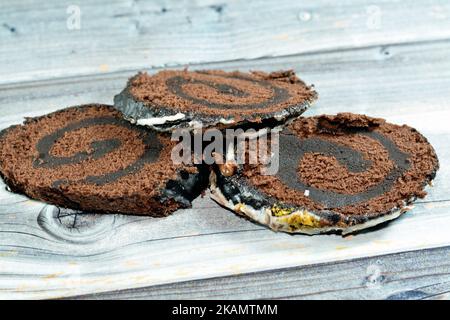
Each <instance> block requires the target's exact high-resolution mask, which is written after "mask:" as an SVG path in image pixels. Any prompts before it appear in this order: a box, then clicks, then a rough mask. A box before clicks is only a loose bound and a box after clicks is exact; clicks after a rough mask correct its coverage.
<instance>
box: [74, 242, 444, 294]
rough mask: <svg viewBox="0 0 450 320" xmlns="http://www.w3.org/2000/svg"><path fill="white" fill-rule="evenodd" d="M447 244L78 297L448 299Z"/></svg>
mask: <svg viewBox="0 0 450 320" xmlns="http://www.w3.org/2000/svg"><path fill="white" fill-rule="evenodd" d="M449 292H450V248H449V247H445V248H436V249H429V250H422V251H412V252H405V253H400V254H393V255H383V256H378V257H372V258H364V259H355V260H352V261H344V262H338V263H328V264H322V265H316V266H308V267H297V268H290V269H280V270H270V271H266V272H259V273H252V274H245V275H237V276H232V277H220V278H213V279H205V280H202V281H187V282H182V283H173V284H167V285H161V286H154V287H147V288H137V289H128V290H123V291H115V292H106V293H99V294H93V295H86V296H81V297H80V296H77V297H73V298H76V299H161V300H169V299H217V300H222V299H391V300H392V299H398V300H409V299H445V298H447V299H448V295H449Z"/></svg>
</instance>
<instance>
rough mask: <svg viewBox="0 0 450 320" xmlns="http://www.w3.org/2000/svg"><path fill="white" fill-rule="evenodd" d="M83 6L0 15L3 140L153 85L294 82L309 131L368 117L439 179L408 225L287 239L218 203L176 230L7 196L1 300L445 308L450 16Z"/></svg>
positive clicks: (373, 10)
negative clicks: (317, 302) (348, 116)
mask: <svg viewBox="0 0 450 320" xmlns="http://www.w3.org/2000/svg"><path fill="white" fill-rule="evenodd" d="M71 4H72V3H71V2H70V1H46V2H37V1H36V2H34V1H12V0H4V1H2V2H1V4H0V75H1V77H0V106H1V107H0V115H1V117H0V128H4V127H7V126H9V125H11V124H15V123H20V122H21V121H22V119H23V117H25V116H35V115H41V114H44V113H46V112H49V111H53V110H56V109H59V108H62V107H65V106H69V105H75V104H81V103H88V102H102V103H112V97H113V95H114V94H115V93H116V92H118V91H119V90H120V89H121V88H122V87H123V85H124V84H125V81H126V79H127V78H128V77H129V76H130V75H132V74H133V73H134V72H136V71H137V70H140V69H147V70H150V71H156V70H158V69H160V68H163V67H184V66H185V65H187V64H189V65H190V66H191V68H223V69H227V70H233V69H240V70H255V69H262V70H268V71H269V70H277V69H282V68H294V69H295V70H296V71H297V72H298V73H299V74H300V76H301V77H302V78H303V79H304V80H306V81H307V82H309V83H314V84H315V85H316V88H317V90H318V91H319V94H320V99H319V101H318V103H317V104H316V105H315V106H314V107H313V108H312V109H311V110H309V111H308V112H307V115H314V114H320V113H336V112H341V111H349V112H359V113H367V114H369V115H372V116H380V117H384V118H386V119H388V120H389V121H391V122H395V123H400V124H401V123H407V124H409V125H412V126H414V127H416V128H417V129H418V130H420V131H421V132H422V133H423V134H424V135H426V136H427V138H429V140H430V142H431V143H432V144H433V145H434V146H435V148H436V151H437V153H438V156H439V159H440V162H441V170H440V171H439V172H438V176H437V179H436V181H435V183H434V187H432V188H429V190H428V191H429V195H428V196H427V198H425V199H424V200H421V201H419V202H418V203H417V204H416V206H415V208H414V209H413V210H412V211H411V212H409V213H408V214H406V215H405V216H403V217H402V218H401V219H398V220H397V221H394V222H392V223H389V224H388V225H386V226H385V227H384V228H376V229H375V230H372V231H370V232H363V233H360V234H357V235H354V236H350V237H346V238H342V237H340V236H335V235H324V236H314V237H309V236H289V235H285V234H279V233H274V232H271V231H269V230H267V229H265V228H263V227H261V226H258V225H255V224H252V223H250V222H248V221H245V220H243V219H240V218H238V217H237V216H235V215H234V214H233V213H231V212H228V211H226V210H224V209H221V208H219V207H218V206H217V205H216V204H215V203H213V202H212V201H211V200H209V199H208V198H207V196H206V197H205V198H200V199H197V200H196V201H195V203H194V207H193V209H190V210H180V211H178V212H176V213H175V214H174V215H173V216H171V217H168V218H164V219H152V218H146V217H132V216H121V215H110V216H102V215H92V214H88V213H84V214H79V213H73V212H68V211H65V210H63V211H58V210H57V209H56V208H54V207H52V206H48V205H45V204H42V203H38V202H35V201H30V200H28V199H26V198H25V197H21V196H17V195H14V194H11V193H9V192H6V191H5V190H4V185H3V184H2V185H1V186H0V188H1V190H0V298H60V297H70V296H72V297H74V296H76V297H84V298H155V299H164V298H221V299H227V298H275V299H276V298H376V299H385V298H396V299H409V298H417V299H421V298H430V299H439V298H448V297H449V296H448V292H449V290H450V285H449V284H450V272H449V263H450V236H449V230H450V212H449V210H450V197H449V195H448V194H449V189H450V185H449V182H448V181H449V178H450V177H449V176H450V169H449V159H450V147H449V146H448V141H449V140H450V127H449V126H448V124H447V121H448V119H449V118H450V117H449V116H450V92H449V90H448V88H450V59H449V57H450V28H449V27H450V20H449V19H450V4H449V3H448V1H423V0H421V1H402V2H399V1H359V0H358V1H357V0H354V1H343V2H341V5H340V6H338V5H337V4H335V2H331V1H324V0H321V1H303V2H298V3H294V2H292V1H227V2H221V1H216V0H210V1H192V2H187V1H181V2H180V1H174V0H173V1H151V2H144V1H100V0H97V1H89V2H88V1H78V2H77V5H78V6H79V8H80V10H81V25H80V26H81V28H80V29H79V30H70V29H68V28H67V25H66V19H67V17H68V16H69V15H68V14H67V13H66V9H67V7H68V6H69V5H71Z"/></svg>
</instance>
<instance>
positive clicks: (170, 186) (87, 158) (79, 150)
mask: <svg viewBox="0 0 450 320" xmlns="http://www.w3.org/2000/svg"><path fill="white" fill-rule="evenodd" d="M174 144H175V142H173V141H170V137H166V136H163V135H161V134H157V133H155V132H154V131H149V130H145V129H143V128H140V127H137V126H133V125H131V124H130V123H129V122H128V121H125V120H123V116H122V115H121V114H120V112H118V111H117V110H115V109H113V108H112V107H110V106H105V105H85V106H77V107H71V108H68V109H65V110H61V111H57V112H55V113H51V114H48V115H45V116H42V117H38V118H32V119H27V120H26V121H25V123H24V124H23V125H18V126H13V127H10V128H8V129H6V130H4V131H2V133H1V135H0V173H1V175H2V177H3V178H4V181H5V182H6V184H7V185H8V186H9V187H10V188H11V190H13V191H16V192H20V193H24V194H26V195H27V196H29V197H30V198H33V199H37V200H43V201H46V202H48V203H51V204H55V205H57V206H62V207H68V208H72V209H76V210H85V211H96V212H111V213H127V214H143V215H151V216H165V215H168V214H169V213H171V212H173V211H175V210H176V209H178V208H184V207H188V206H190V203H191V200H192V199H193V198H195V197H196V196H198V195H199V194H200V192H201V191H202V190H203V189H204V188H205V187H206V186H207V180H208V178H207V177H208V173H207V172H205V171H204V170H203V169H202V168H198V167H195V166H187V165H175V164H173V162H172V161H171V150H172V147H173V146H174Z"/></svg>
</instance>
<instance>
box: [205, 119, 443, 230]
mask: <svg viewBox="0 0 450 320" xmlns="http://www.w3.org/2000/svg"><path fill="white" fill-rule="evenodd" d="M274 146H278V151H279V166H278V171H277V173H276V174H274V175H263V174H262V169H263V167H264V166H263V165H261V164H255V165H250V164H249V163H247V164H245V165H243V166H240V167H238V168H237V169H236V171H235V173H234V174H230V170H228V171H226V172H225V170H223V168H222V167H219V166H217V167H216V168H215V170H214V173H213V174H212V175H211V191H212V197H213V198H214V199H215V200H216V201H217V202H219V203H220V204H222V205H224V206H226V207H228V208H230V209H232V210H234V211H236V212H237V213H239V214H241V215H244V216H246V217H248V218H250V219H252V220H254V221H257V222H259V223H261V224H264V225H267V226H269V227H270V228H272V229H274V230H280V231H285V232H290V233H307V234H316V233H321V232H330V231H333V232H336V231H338V232H342V233H343V234H345V233H351V232H354V231H357V230H360V229H364V228H368V227H371V226H374V225H376V224H379V223H381V222H383V221H387V220H390V219H394V218H396V217H398V216H400V215H401V214H402V213H404V212H406V211H407V210H409V209H410V208H411V207H410V206H409V205H410V204H411V203H412V202H413V201H414V200H415V199H416V198H417V197H420V198H422V197H424V196H425V195H426V193H425V192H424V187H425V186H426V185H427V184H429V183H430V182H431V181H432V179H433V178H434V177H435V174H436V171H437V170H438V167H439V162H438V158H437V156H436V153H435V151H434V149H433V147H432V146H431V145H430V144H429V143H428V141H427V139H426V138H425V137H423V136H422V135H421V134H420V133H419V132H417V131H416V130H415V129H413V128H411V127H408V126H406V125H403V126H398V125H394V124H390V123H387V122H385V121H384V120H382V119H376V118H370V117H367V116H364V115H356V114H350V113H342V114H338V115H336V116H328V115H323V116H317V117H311V118H299V119H297V120H295V121H293V122H292V123H291V124H290V125H288V126H287V127H286V128H285V130H283V131H282V132H281V133H280V135H279V138H278V140H277V143H276V144H274ZM272 151H273V150H272ZM272 159H273V158H272ZM272 161H273V160H272Z"/></svg>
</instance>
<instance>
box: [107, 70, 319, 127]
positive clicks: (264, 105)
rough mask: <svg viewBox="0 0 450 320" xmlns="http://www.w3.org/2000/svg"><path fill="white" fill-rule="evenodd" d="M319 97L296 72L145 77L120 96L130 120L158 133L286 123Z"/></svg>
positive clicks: (132, 82) (121, 106) (184, 73)
mask: <svg viewBox="0 0 450 320" xmlns="http://www.w3.org/2000/svg"><path fill="white" fill-rule="evenodd" d="M316 97H317V94H316V92H315V91H314V90H313V89H312V88H311V87H309V86H307V85H306V84H305V83H304V82H303V81H301V80H300V79H298V78H297V77H296V75H295V73H294V72H293V71H280V72H273V73H269V74H267V73H263V72H251V73H241V72H237V71H236V72H224V71H218V70H217V71H212V70H210V71H186V70H184V71H161V72H159V73H157V74H155V75H149V74H147V73H139V74H137V75H136V76H134V77H133V78H131V79H130V80H129V81H128V85H127V86H126V88H125V89H124V90H123V91H122V92H121V93H120V94H119V95H117V96H115V98H114V106H115V107H116V108H117V109H118V110H120V111H121V112H122V113H123V114H124V115H125V117H126V119H128V120H130V121H132V122H133V123H137V124H138V125H145V126H148V127H151V128H153V129H155V130H158V131H171V130H173V129H175V128H187V129H190V128H192V127H194V126H196V125H198V124H202V125H203V126H204V127H210V126H218V127H219V128H220V127H232V126H240V125H243V124H252V123H261V122H263V123H270V124H272V125H273V124H274V123H275V124H276V123H280V124H281V123H284V122H285V121H286V120H289V119H291V118H295V117H298V116H299V115H300V114H302V113H303V112H304V111H305V110H306V109H307V108H308V107H309V105H310V103H311V102H313V101H314V100H315V99H316Z"/></svg>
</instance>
